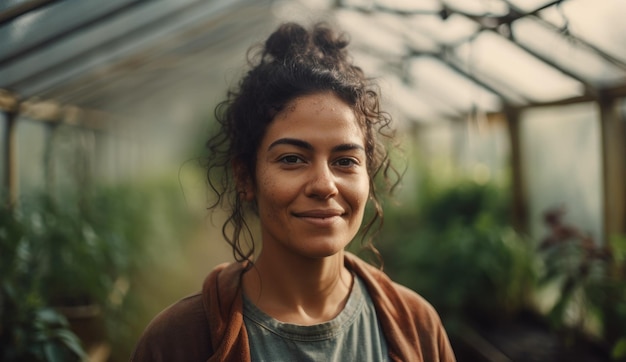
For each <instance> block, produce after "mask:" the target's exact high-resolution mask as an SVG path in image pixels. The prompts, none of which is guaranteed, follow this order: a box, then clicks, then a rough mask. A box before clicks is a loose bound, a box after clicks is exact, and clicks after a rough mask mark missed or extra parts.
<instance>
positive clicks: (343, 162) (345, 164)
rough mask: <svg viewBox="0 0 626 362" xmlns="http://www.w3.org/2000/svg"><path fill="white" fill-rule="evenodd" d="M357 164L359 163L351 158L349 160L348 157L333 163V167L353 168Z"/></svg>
mask: <svg viewBox="0 0 626 362" xmlns="http://www.w3.org/2000/svg"><path fill="white" fill-rule="evenodd" d="M358 164H359V162H358V161H357V160H355V159H353V158H349V157H344V158H340V159H338V160H337V161H335V165H337V166H340V167H353V166H357V165H358Z"/></svg>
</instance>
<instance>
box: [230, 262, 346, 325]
mask: <svg viewBox="0 0 626 362" xmlns="http://www.w3.org/2000/svg"><path fill="white" fill-rule="evenodd" d="M268 255H271V254H270V253H268V254H264V253H263V252H261V254H260V255H259V257H258V258H257V261H256V262H255V264H254V265H255V266H254V267H253V268H252V269H251V270H249V271H248V272H247V273H246V274H245V275H244V280H243V283H244V292H245V293H246V295H247V296H248V298H249V299H250V300H251V301H252V302H253V303H254V304H255V305H256V306H257V307H258V308H259V309H261V310H262V311H264V312H265V313H267V314H268V315H270V316H272V317H274V318H275V319H278V320H280V321H282V322H287V323H294V324H301V325H311V324H317V323H322V322H325V321H328V320H330V319H332V318H334V317H335V316H337V315H338V314H339V313H340V312H341V311H342V310H343V307H344V306H345V303H346V301H347V299H348V296H349V294H350V290H351V287H352V275H351V273H350V272H349V271H348V269H346V267H345V266H344V260H343V257H344V254H343V251H341V252H339V253H337V254H335V255H332V256H328V257H325V258H315V259H308V258H298V257H293V256H292V257H290V258H271V257H268ZM275 260H280V262H277V261H275Z"/></svg>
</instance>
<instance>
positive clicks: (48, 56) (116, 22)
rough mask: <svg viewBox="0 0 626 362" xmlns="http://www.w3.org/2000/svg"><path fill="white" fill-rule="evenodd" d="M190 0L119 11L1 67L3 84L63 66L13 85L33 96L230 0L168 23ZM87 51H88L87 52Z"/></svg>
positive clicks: (24, 93) (170, 30)
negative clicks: (155, 24)
mask: <svg viewBox="0 0 626 362" xmlns="http://www.w3.org/2000/svg"><path fill="white" fill-rule="evenodd" d="M189 1H191V0H182V1H177V2H169V1H168V2H148V3H146V5H144V6H142V7H136V8H133V9H132V10H131V11H126V12H124V13H122V14H119V16H116V17H115V18H113V19H111V20H110V21H108V22H106V23H102V24H100V25H99V26H97V27H93V28H89V29H88V30H85V31H83V32H80V33H76V34H72V36H70V37H68V38H67V39H65V41H63V42H61V43H59V44H56V45H55V46H54V47H50V48H45V49H42V50H41V51H38V52H37V53H35V54H32V55H30V56H28V57H25V58H23V59H20V62H19V63H13V64H11V65H9V66H6V67H2V68H0V84H2V85H5V84H13V83H14V82H19V81H20V80H21V79H22V78H24V77H26V76H31V75H32V74H37V72H40V71H43V70H45V69H49V68H51V67H53V66H58V67H59V68H57V69H55V70H54V72H51V73H50V74H49V75H47V76H46V77H39V78H37V79H32V80H30V82H28V83H25V84H19V83H18V85H17V86H13V88H14V89H15V90H16V91H17V92H19V93H21V94H22V95H25V96H30V95H32V94H34V93H37V92H40V91H42V90H44V89H46V88H47V87H49V86H51V85H52V84H55V83H58V82H62V81H64V80H67V79H68V78H69V77H72V76H75V75H77V74H80V73H82V72H84V71H87V70H89V69H93V68H95V67H97V66H98V65H101V64H103V63H105V62H107V61H110V60H112V59H116V58H119V57H121V56H122V55H123V54H128V53H129V52H133V53H136V52H138V51H139V50H140V49H142V48H143V47H145V46H146V45H147V44H152V42H153V41H156V40H157V39H160V38H162V37H164V36H166V35H167V34H170V33H172V32H174V31H175V30H177V29H179V28H180V27H181V26H182V25H183V24H185V22H191V21H193V20H195V19H197V18H199V17H202V16H205V17H206V16H207V14H211V13H215V12H217V11H219V10H220V9H222V8H223V7H224V6H225V5H224V4H225V3H226V2H227V0H223V1H216V2H208V3H206V5H202V6H199V7H196V8H194V10H195V11H194V12H193V13H190V14H189V16H188V17H186V18H185V19H184V21H182V22H181V21H178V22H177V21H172V22H167V17H168V14H172V13H174V12H175V11H176V10H179V8H181V7H183V6H185V5H186V4H185V3H189ZM157 19H162V20H163V21H162V22H161V25H160V26H159V27H154V29H153V30H151V31H150V32H143V33H141V34H133V31H134V30H136V29H138V28H141V27H142V26H145V25H147V24H150V23H152V22H154V21H155V20H157ZM174 19H175V18H174ZM85 52H88V53H87V55H85ZM68 60H71V62H69V61H68Z"/></svg>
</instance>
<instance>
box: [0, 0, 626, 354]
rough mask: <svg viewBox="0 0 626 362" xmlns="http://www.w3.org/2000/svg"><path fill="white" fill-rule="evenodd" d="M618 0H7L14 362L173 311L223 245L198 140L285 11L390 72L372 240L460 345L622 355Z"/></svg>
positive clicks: (5, 301) (622, 71) (0, 85)
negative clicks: (394, 180)
mask: <svg viewBox="0 0 626 362" xmlns="http://www.w3.org/2000/svg"><path fill="white" fill-rule="evenodd" d="M624 14H626V2H625V1H619V0H595V1H592V0H311V1H309V0H109V1H99V0H7V1H3V2H1V3H0V139H1V142H0V144H1V145H2V148H1V151H0V156H1V157H0V179H1V180H2V187H1V189H0V195H1V197H2V198H3V200H2V201H3V202H2V209H1V213H0V217H1V219H0V287H1V290H0V292H1V294H0V360H2V361H4V360H6V361H21V360H41V361H59V360H62V361H65V360H81V359H85V360H90V361H118V360H119V361H125V360H128V358H129V356H130V354H131V353H132V350H133V348H134V346H135V343H136V342H137V340H138V338H139V336H140V335H141V333H142V331H143V330H144V328H145V327H146V325H147V324H148V323H149V322H150V320H151V319H152V318H153V317H154V316H155V315H156V314H157V313H158V312H159V311H161V310H162V309H163V308H165V307H167V306H168V305H170V304H172V303H174V302H175V301H177V300H179V299H180V298H182V297H184V296H185V295H188V294H191V293H194V292H197V291H198V290H199V288H201V286H202V283H203V280H204V279H205V277H206V276H207V274H208V273H209V272H210V271H211V270H212V269H213V268H214V267H215V266H216V265H218V264H220V263H222V262H228V261H232V260H233V253H232V251H231V248H230V246H229V245H228V244H227V243H226V242H225V241H224V240H223V239H224V238H223V236H222V223H223V222H224V219H225V218H226V217H227V215H225V214H224V215H222V214H220V213H210V212H208V211H207V207H208V205H210V204H211V203H213V202H215V201H214V200H213V199H212V197H213V196H212V195H211V193H210V188H209V186H208V185H207V181H206V176H207V175H206V170H205V168H204V159H205V158H206V156H207V150H206V149H205V143H206V141H207V139H208V137H209V135H210V134H211V132H212V130H214V128H215V124H216V121H215V113H214V110H215V107H216V106H217V105H218V104H219V103H220V102H221V101H223V100H224V99H225V97H226V95H227V91H228V90H229V89H231V88H232V87H233V86H235V85H236V84H237V82H238V80H239V79H240V78H241V76H242V75H243V74H245V72H246V71H247V68H246V66H247V64H248V63H247V58H246V56H247V54H248V49H249V48H250V47H251V46H255V45H258V44H261V43H262V42H263V41H264V40H265V39H267V37H268V35H269V34H271V33H272V31H274V30H275V29H276V27H277V26H278V25H279V24H282V23H284V22H290V21H294V22H298V23H301V24H313V23H316V22H320V21H323V22H326V23H328V24H330V25H331V26H333V27H336V28H338V29H340V30H341V31H343V32H345V33H346V34H347V36H348V38H349V39H350V44H349V50H350V53H351V54H352V56H353V58H354V62H355V63H356V64H357V65H359V66H360V67H361V68H362V69H363V70H364V72H365V73H366V74H367V75H368V76H371V77H373V79H374V80H375V82H376V84H377V85H378V86H379V88H380V91H381V94H382V104H381V107H382V108H383V109H384V110H385V111H386V112H388V113H389V115H390V116H391V118H392V119H393V121H394V130H395V131H396V133H397V136H399V140H400V147H399V149H398V150H397V151H398V152H397V153H394V154H393V155H392V160H393V161H394V162H397V163H398V164H399V165H401V167H400V168H401V169H403V170H404V175H403V178H402V182H401V183H400V185H399V187H398V188H397V189H396V190H395V193H394V194H393V195H392V196H390V197H389V198H386V199H384V200H383V206H384V211H385V222H384V225H383V227H382V229H381V231H380V233H379V234H378V235H377V236H376V238H375V240H374V242H375V245H376V247H377V248H378V250H379V251H380V256H381V259H382V261H383V262H384V271H385V272H386V273H387V274H389V275H390V276H391V277H392V279H394V280H396V281H398V282H399V283H401V284H403V285H406V286H407V287H409V288H411V289H413V290H414V291H416V292H417V293H419V294H420V295H422V296H424V297H425V298H426V300H428V301H429V302H430V303H431V304H432V305H433V306H434V307H435V309H436V310H437V311H438V313H439V315H440V316H441V319H442V322H443V325H444V326H445V328H446V331H447V332H448V335H449V338H450V341H451V344H452V348H453V349H454V351H455V354H456V355H457V359H458V360H459V361H557V360H558V361H560V360H567V361H607V360H616V361H618V360H625V359H626V22H624V20H623V17H624ZM353 247H354V248H353ZM349 248H350V250H354V252H355V253H358V245H354V246H353V245H352V244H351V245H350V246H349ZM366 259H367V258H366ZM374 259H375V258H374Z"/></svg>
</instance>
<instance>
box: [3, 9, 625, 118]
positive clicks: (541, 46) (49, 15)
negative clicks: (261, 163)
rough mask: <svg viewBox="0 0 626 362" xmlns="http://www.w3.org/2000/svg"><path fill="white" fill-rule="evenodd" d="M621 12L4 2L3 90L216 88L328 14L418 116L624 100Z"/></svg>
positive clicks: (21, 93)
mask: <svg viewBox="0 0 626 362" xmlns="http://www.w3.org/2000/svg"><path fill="white" fill-rule="evenodd" d="M37 3H39V4H37ZM623 14H626V1H609V0H602V1H597V0H593V1H592V0H560V1H548V0H412V1H409V0H315V1H305V0H300V1H298V0H280V1H279V0H274V1H271V0H257V1H254V0H237V1H231V0H214V1H202V0H169V1H165V0H160V1H156V0H155V1H147V0H109V1H100V0H62V1H60V0H57V1H48V2H41V1H26V0H24V1H18V0H11V1H4V2H2V3H1V4H0V43H1V44H2V47H0V89H3V90H5V91H9V92H11V93H12V94H14V95H15V96H16V97H19V98H21V99H29V98H32V97H37V98H39V99H49V100H53V101H57V102H60V103H63V104H68V105H73V106H78V107H85V108H89V109H93V108H95V109H97V110H104V111H116V112H124V111H125V107H129V106H130V105H132V104H133V103H134V102H143V101H144V99H145V98H147V97H148V98H149V97H150V96H152V95H155V94H157V93H168V94H169V92H172V89H177V90H178V91H181V92H183V91H182V90H184V89H186V88H188V87H189V88H191V89H193V92H195V93H197V92H198V91H199V90H201V89H202V88H201V87H202V86H204V87H207V88H219V89H220V90H221V91H222V92H223V91H224V90H225V88H226V87H227V86H228V84H230V83H229V82H232V81H233V80H234V79H235V78H236V74H235V72H237V71H238V70H240V69H241V65H243V64H244V61H245V59H244V54H245V49H247V47H248V46H250V45H251V44H252V43H255V42H258V41H262V40H263V39H264V38H265V37H266V36H267V34H268V33H269V32H270V31H271V30H272V29H273V28H274V27H275V26H276V24H277V23H279V22H283V21H290V20H296V21H303V22H306V23H310V22H313V21H316V20H326V21H329V22H331V23H335V24H338V25H339V26H340V27H341V28H342V29H343V30H345V31H346V32H347V33H348V34H349V35H350V37H351V39H352V43H351V44H352V45H351V46H352V49H353V52H354V57H355V60H356V62H357V63H359V64H360V65H362V66H363V68H364V69H366V71H367V72H368V73H370V74H372V75H374V76H375V77H377V78H378V79H379V80H380V83H381V87H382V88H383V90H384V92H386V93H387V94H386V96H385V99H386V100H387V102H388V104H389V106H390V107H391V108H392V109H394V110H395V111H396V112H398V114H401V115H402V117H403V118H405V119H406V120H407V121H410V122H426V123H428V122H434V121H438V120H441V119H450V118H463V117H465V115H467V114H470V113H472V112H475V111H476V110H481V111H484V112H497V111H498V110H499V109H501V108H502V107H503V106H505V105H509V106H513V107H517V106H528V105H535V104H549V103H551V102H559V101H567V100H569V99H581V100H584V99H589V100H591V99H594V97H596V96H597V95H598V94H600V93H601V92H603V91H605V93H607V92H608V93H610V94H617V95H619V96H624V95H625V93H626V91H625V88H626V86H625V85H626V22H624V21H623V19H622V17H623ZM237 67H239V68H237ZM226 75H230V76H231V77H230V79H228V80H227V79H225V78H226ZM215 79H219V80H220V83H219V84H217V85H215V84H213V83H211V82H214V81H215ZM190 84H192V85H193V87H191V86H189V85H190ZM193 97H195V96H193V95H189V97H188V98H193ZM197 98H199V100H198V102H204V103H206V99H204V100H202V97H197ZM162 106H164V107H165V106H166V105H165V104H164V105H162ZM176 107H179V105H177V106H176Z"/></svg>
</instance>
